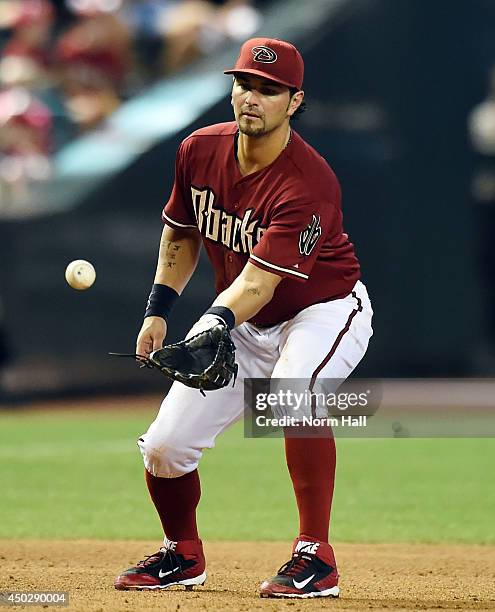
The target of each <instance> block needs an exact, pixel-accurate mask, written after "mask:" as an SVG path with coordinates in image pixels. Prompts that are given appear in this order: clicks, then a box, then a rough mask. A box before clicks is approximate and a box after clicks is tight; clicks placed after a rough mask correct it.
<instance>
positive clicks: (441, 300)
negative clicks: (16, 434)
mask: <svg viewBox="0 0 495 612" xmlns="http://www.w3.org/2000/svg"><path fill="white" fill-rule="evenodd" d="M494 31H495V11H494V10H493V7H492V5H491V4H490V3H489V2H484V1H481V0H479V1H474V2H460V3H450V2H444V1H443V0H442V1H438V0H437V1H436V2H426V1H423V0H377V1H362V2H358V3H356V4H355V7H354V10H353V11H352V13H350V14H349V15H348V16H347V18H346V19H342V20H341V21H340V22H339V23H338V24H337V25H336V26H333V25H328V27H326V26H325V24H322V27H321V30H320V31H319V32H318V33H316V34H315V36H314V37H312V39H311V40H307V41H302V42H301V44H300V47H301V49H302V51H303V53H304V56H305V61H306V78H305V89H306V97H307V103H308V111H307V113H306V114H305V115H303V116H302V118H301V119H300V120H299V121H298V122H296V123H294V129H296V130H297V131H299V132H300V133H301V134H302V135H303V136H304V137H305V138H307V139H308V140H309V142H310V143H311V144H312V145H313V146H314V147H315V148H316V149H318V150H319V151H320V152H321V154H322V155H323V156H324V157H325V158H326V159H327V160H328V161H329V163H330V164H331V165H332V166H333V168H334V169H335V171H336V173H337V175H338V176H339V178H340V181H341V184H342V189H343V206H344V219H345V226H346V231H348V233H349V234H350V236H351V240H352V241H353V242H354V243H355V244H356V248H357V252H358V255H359V257H360V259H361V263H362V268H363V279H364V281H365V282H366V284H367V285H368V289H369V292H370V295H371V297H372V301H373V304H374V309H375V326H374V327H375V336H374V338H373V340H372V343H371V345H370V349H369V353H368V355H367V356H366V358H365V361H364V362H363V364H362V365H361V366H360V369H359V373H361V374H363V375H368V376H381V377H384V376H423V375H426V376H428V375H435V376H450V375H465V374H477V373H478V372H476V369H475V364H474V362H473V353H474V352H475V350H476V345H477V343H478V342H480V341H481V340H482V339H483V337H484V326H485V322H484V319H483V304H482V299H481V296H482V294H483V292H482V289H481V287H480V279H479V275H478V272H477V270H476V261H475V256H476V250H477V245H478V238H477V235H478V228H477V227H476V224H475V219H474V217H473V213H472V207H471V204H470V197H469V180H470V173H471V154H470V150H469V146H468V142H467V134H466V119H467V114H468V112H469V111H470V109H471V108H472V107H473V106H474V105H475V104H476V103H478V102H479V101H480V100H481V99H482V98H483V97H484V95H485V89H486V83H485V82H486V73H487V68H488V66H489V64H490V62H491V61H492V60H493V59H494V58H495V43H492V39H494V40H495V37H492V34H493V32H494ZM226 78H227V77H226ZM231 116H232V115H231V108H230V104H229V100H224V101H223V102H222V103H221V104H219V105H217V106H216V107H215V108H213V109H212V110H211V111H210V112H209V113H208V114H207V115H205V116H204V117H202V118H201V120H200V121H198V122H197V123H196V124H194V125H192V126H189V128H188V129H187V130H185V131H184V132H183V133H181V134H178V135H177V137H176V138H174V139H172V140H168V141H166V142H163V143H161V144H160V145H159V146H157V147H156V148H154V149H153V150H152V151H150V152H148V153H146V154H144V155H143V156H142V158H141V159H140V160H139V161H138V162H137V163H135V164H134V165H133V166H131V167H130V168H128V169H127V170H126V172H125V173H123V174H122V175H120V176H119V177H118V178H116V179H114V180H112V181H110V182H109V183H108V184H107V185H106V186H105V187H103V188H101V189H99V190H98V192H97V193H94V194H93V195H92V196H91V197H89V198H87V199H86V200H85V201H84V202H81V204H80V206H78V207H77V209H75V210H72V211H68V212H67V213H63V214H58V215H56V216H53V217H46V218H43V219H37V220H31V221H29V220H26V221H23V222H8V223H7V222H2V223H0V240H1V243H0V244H1V246H0V257H1V266H0V296H2V299H3V302H4V310H5V326H6V330H7V333H8V336H9V339H10V345H11V347H12V349H13V357H14V361H13V363H14V364H17V365H22V364H28V363H29V364H32V366H30V367H34V368H35V372H38V374H36V373H35V374H34V375H33V376H32V377H31V378H32V379H31V381H30V384H31V386H34V387H36V385H41V386H43V385H44V384H46V387H47V388H48V387H49V386H50V380H52V381H54V386H57V385H58V386H59V387H60V388H63V387H71V386H74V385H75V386H77V387H80V388H87V387H88V385H89V386H91V385H93V386H94V387H95V388H96V387H104V386H106V385H110V386H112V385H122V384H124V385H125V384H127V385H128V386H133V385H143V386H156V385H157V384H161V382H160V383H158V382H157V380H156V379H155V378H153V377H150V374H149V373H146V375H143V374H142V373H141V372H138V373H136V372H135V371H134V368H132V364H129V365H128V364H125V365H124V364H121V363H120V362H119V363H118V364H116V362H114V361H111V360H110V358H108V357H107V356H106V353H107V351H109V350H117V351H118V350H121V351H126V350H132V349H133V345H134V339H135V334H136V333H137V330H138V329H139V326H140V323H141V317H142V312H143V309H144V305H145V301H146V297H147V294H148V291H149V287H150V285H151V282H152V277H153V273H154V266H155V261H156V252H157V245H158V238H159V235H160V231H161V222H160V211H161V208H162V205H163V203H164V202H165V201H166V199H167V196H168V193H169V191H170V188H171V185H172V180H173V162H174V156H175V150H176V148H177V146H178V144H179V142H180V140H181V139H182V138H183V137H185V136H186V135H187V134H188V133H189V132H190V131H192V130H193V129H195V128H196V127H199V126H201V125H205V124H208V123H213V122H217V121H225V120H230V118H231ZM78 258H85V259H89V260H91V261H93V262H94V263H95V266H96V268H97V272H98V278H97V282H96V285H95V286H94V287H93V288H92V289H91V290H90V291H87V292H74V291H73V290H71V289H69V288H68V287H67V286H66V285H65V282H64V279H63V275H64V269H65V266H66V264H67V263H68V262H69V261H71V260H72V259H78ZM211 279H212V277H211V271H210V270H209V267H208V264H207V262H205V261H202V263H201V266H200V270H199V273H197V274H196V276H195V279H194V282H193V283H192V284H191V286H190V287H189V288H188V289H187V292H186V293H185V295H184V297H183V300H182V306H181V307H179V308H176V311H175V315H174V317H173V319H172V321H173V326H172V327H173V329H172V331H171V336H170V339H176V338H179V337H180V336H182V334H183V333H184V332H185V331H186V330H187V329H188V327H189V326H190V325H191V323H192V322H193V321H194V320H195V318H196V317H197V316H198V315H199V314H201V312H202V311H203V310H204V309H205V307H206V306H207V305H208V304H209V303H210V302H211V299H212V297H213V293H212V284H211ZM40 364H41V365H40ZM36 368H38V370H36ZM40 368H41V369H40ZM31 372H33V370H31ZM43 377H45V378H44V382H43ZM47 377H48V378H50V377H51V379H50V380H49V381H48V382H47V380H46V378H47ZM21 378H22V377H21ZM28 378H29V375H25V378H24V379H23V380H28ZM16 384H20V386H21V387H22V384H21V383H16Z"/></svg>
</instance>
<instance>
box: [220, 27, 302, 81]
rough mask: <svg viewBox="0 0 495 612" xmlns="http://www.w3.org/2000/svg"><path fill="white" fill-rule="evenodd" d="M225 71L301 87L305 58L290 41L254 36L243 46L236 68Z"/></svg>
mask: <svg viewBox="0 0 495 612" xmlns="http://www.w3.org/2000/svg"><path fill="white" fill-rule="evenodd" d="M223 72H224V74H235V73H237V72H239V73H247V74H255V75H256V76H260V77H263V78H265V79H270V81H275V82H276V83H280V84H281V85H285V86H287V87H295V88H297V89H301V87H302V84H303V78H304V61H303V58H302V57H301V54H300V53H299V51H298V50H297V49H296V48H295V47H294V45H292V44H291V43H289V42H286V41H284V40H279V39H278V38H251V39H250V40H247V41H246V42H245V43H244V44H243V45H242V47H241V52H240V54H239V57H238V58H237V62H236V63H235V66H234V68H230V69H229V70H224V71H223Z"/></svg>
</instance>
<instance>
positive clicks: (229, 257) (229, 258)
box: [227, 255, 234, 263]
mask: <svg viewBox="0 0 495 612" xmlns="http://www.w3.org/2000/svg"><path fill="white" fill-rule="evenodd" d="M227 261H228V262H229V263H232V262H233V261H234V258H233V257H232V255H228V256H227Z"/></svg>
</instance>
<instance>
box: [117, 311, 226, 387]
mask: <svg viewBox="0 0 495 612" xmlns="http://www.w3.org/2000/svg"><path fill="white" fill-rule="evenodd" d="M111 354H112V355H120V356H132V357H134V358H135V359H137V360H138V361H140V362H141V363H142V365H143V366H146V367H148V368H157V369H158V370H160V372H162V373H163V374H165V376H167V377H168V378H172V379H173V380H176V381H178V382H181V383H182V384H184V385H186V386H188V387H192V388H194V389H199V390H200V391H201V393H202V394H203V395H205V391H213V390H215V389H221V388H222V387H226V386H227V385H228V384H229V383H230V381H231V380H232V377H234V382H235V379H236V377H237V369H238V366H237V363H236V362H235V345H234V343H233V342H232V338H231V337H230V332H229V329H228V327H227V326H226V325H224V324H223V323H221V322H218V324H215V325H213V326H212V327H210V328H209V329H207V330H204V331H202V332H200V333H198V334H195V335H193V336H191V337H190V338H186V339H185V340H182V341H181V342H176V343H175V344H168V345H166V346H164V347H163V348H161V349H158V350H156V351H153V352H152V353H151V355H150V356H149V358H148V357H144V356H143V355H121V354H118V353H111Z"/></svg>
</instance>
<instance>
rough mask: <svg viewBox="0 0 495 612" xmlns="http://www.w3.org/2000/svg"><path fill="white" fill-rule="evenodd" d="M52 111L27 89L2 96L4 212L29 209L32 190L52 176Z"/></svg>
mask: <svg viewBox="0 0 495 612" xmlns="http://www.w3.org/2000/svg"><path fill="white" fill-rule="evenodd" d="M51 130H52V114H51V112H50V110H49V109H48V108H47V107H46V106H45V105H44V104H43V103H42V102H40V101H39V100H37V99H36V98H35V97H34V96H33V95H32V94H31V93H30V92H29V91H27V90H26V89H10V90H6V91H3V92H2V93H0V195H1V197H0V202H1V208H2V209H5V208H10V207H12V206H20V205H23V206H26V205H29V199H30V193H31V187H32V185H33V183H36V182H37V181H44V180H46V179H47V178H49V176H50V173H51V168H50V161H49V154H50V139H51Z"/></svg>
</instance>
